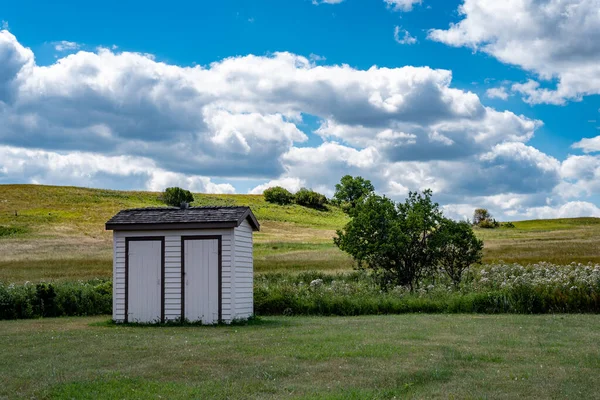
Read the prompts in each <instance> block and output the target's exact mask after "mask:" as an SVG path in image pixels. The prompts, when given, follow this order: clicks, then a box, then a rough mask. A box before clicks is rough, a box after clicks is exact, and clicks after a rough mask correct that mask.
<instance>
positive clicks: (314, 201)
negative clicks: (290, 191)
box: [296, 188, 327, 209]
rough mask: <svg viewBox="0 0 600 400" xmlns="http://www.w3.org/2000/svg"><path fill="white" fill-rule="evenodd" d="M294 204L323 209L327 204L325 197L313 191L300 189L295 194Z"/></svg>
mask: <svg viewBox="0 0 600 400" xmlns="http://www.w3.org/2000/svg"><path fill="white" fill-rule="evenodd" d="M296 204H299V205H301V206H304V207H310V208H317V209H323V208H325V205H326V204H327V197H325V196H324V195H322V194H321V193H317V192H315V191H314V190H310V189H306V188H302V189H300V190H298V191H297V192H296Z"/></svg>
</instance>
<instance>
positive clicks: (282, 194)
mask: <svg viewBox="0 0 600 400" xmlns="http://www.w3.org/2000/svg"><path fill="white" fill-rule="evenodd" d="M263 195H264V196H265V200H266V201H267V202H269V203H275V204H279V205H282V206H283V205H287V204H292V203H293V202H294V195H293V194H292V193H290V191H289V190H287V189H285V188H283V187H281V186H274V187H272V188H268V189H266V190H265V191H264V192H263Z"/></svg>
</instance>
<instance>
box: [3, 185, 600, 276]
mask: <svg viewBox="0 0 600 400" xmlns="http://www.w3.org/2000/svg"><path fill="white" fill-rule="evenodd" d="M194 197H195V202H194V205H248V206H250V207H251V208H252V210H253V212H254V213H255V215H256V216H257V218H258V219H259V221H260V223H261V231H260V232H258V233H256V235H255V242H256V246H255V259H256V270H257V271H258V272H269V271H300V270H312V269H319V270H331V271H334V270H342V269H349V268H351V267H352V263H351V261H350V260H349V258H348V257H347V256H346V255H345V254H343V253H342V252H340V251H339V250H338V249H337V248H335V246H334V245H333V243H332V240H331V238H332V237H333V236H334V235H335V230H336V229H339V228H341V227H342V226H343V225H344V224H345V222H346V221H347V217H346V216H345V215H344V213H343V212H341V210H340V209H338V208H336V207H330V208H329V210H327V211H317V210H312V209H309V208H305V207H300V206H297V205H292V206H278V205H273V204H269V203H267V202H265V201H264V199H263V197H262V196H260V195H205V194H195V195H194ZM160 205H162V203H161V202H160V201H159V200H158V193H152V192H134V191H113V190H102V189H85V188H77V187H62V186H40V185H0V281H26V280H30V281H36V280H40V279H87V278H91V277H108V276H110V275H111V271H112V269H111V265H112V264H111V263H112V260H111V256H112V247H111V246H112V241H111V232H106V231H105V230H104V223H105V222H106V221H107V220H108V219H109V218H110V217H111V216H112V215H114V214H115V213H116V212H117V211H119V210H121V209H123V208H132V207H148V206H160ZM515 225H516V228H514V229H497V230H478V231H477V234H478V235H479V236H480V237H482V238H483V239H484V240H485V245H486V247H485V260H486V261H487V262H491V261H494V260H500V259H502V260H504V261H509V262H521V263H530V262H538V261H543V260H545V261H551V262H555V263H570V262H572V261H575V262H589V261H591V262H600V246H598V244H599V243H598V238H599V237H600V219H597V218H580V219H560V220H538V221H523V222H516V223H515Z"/></svg>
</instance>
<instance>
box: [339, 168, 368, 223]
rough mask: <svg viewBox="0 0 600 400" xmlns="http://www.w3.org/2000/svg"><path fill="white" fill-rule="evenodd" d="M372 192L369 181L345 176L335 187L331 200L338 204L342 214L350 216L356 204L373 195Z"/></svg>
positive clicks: (359, 177)
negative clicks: (342, 211)
mask: <svg viewBox="0 0 600 400" xmlns="http://www.w3.org/2000/svg"><path fill="white" fill-rule="evenodd" d="M374 190H375V188H374V187H373V185H372V184H371V181H370V180H368V179H364V178H363V177H361V176H357V177H352V176H350V175H346V176H344V177H343V178H342V179H341V180H340V183H338V184H337V185H335V194H334V195H333V198H334V199H335V200H336V201H337V202H338V203H340V205H341V206H342V209H343V210H344V212H346V213H347V214H350V213H351V212H352V211H353V210H354V209H355V208H356V205H357V204H358V202H359V201H362V200H363V199H364V198H365V197H366V196H368V195H369V194H371V193H373V191H374Z"/></svg>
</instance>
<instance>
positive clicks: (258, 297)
mask: <svg viewBox="0 0 600 400" xmlns="http://www.w3.org/2000/svg"><path fill="white" fill-rule="evenodd" d="M254 309H255V312H256V314H257V315H367V314H401V313H519V314H542V313H579V312H586V313H598V312H600V266H599V265H591V264H590V265H581V264H577V265H566V266H558V265H551V264H546V263H542V264H536V265H532V266H528V267H523V266H520V265H513V264H494V265H487V266H483V267H481V268H478V269H476V270H474V271H471V273H470V274H469V275H468V276H467V278H466V280H465V282H463V284H462V286H461V287H460V289H458V290H456V289H455V288H454V286H453V285H452V283H451V282H449V281H448V280H447V279H445V278H444V276H443V275H439V276H436V277H431V278H430V279H429V280H428V281H425V282H421V283H420V286H419V289H418V290H417V291H414V292H410V291H409V290H408V289H407V288H404V287H395V288H393V289H391V290H388V291H382V290H381V289H380V288H379V286H378V285H377V284H376V282H375V280H374V279H373V278H371V277H370V276H369V275H368V274H367V273H366V272H364V271H356V272H351V273H343V274H337V275H331V274H325V273H321V272H309V273H301V274H297V275H292V274H265V275H257V276H256V278H255V282H254ZM111 312H112V283H111V282H110V281H107V280H93V281H88V282H81V281H80V282H59V283H39V284H31V283H26V284H23V285H14V284H11V285H5V284H0V319H15V318H37V317H59V316H71V315H100V314H111Z"/></svg>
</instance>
